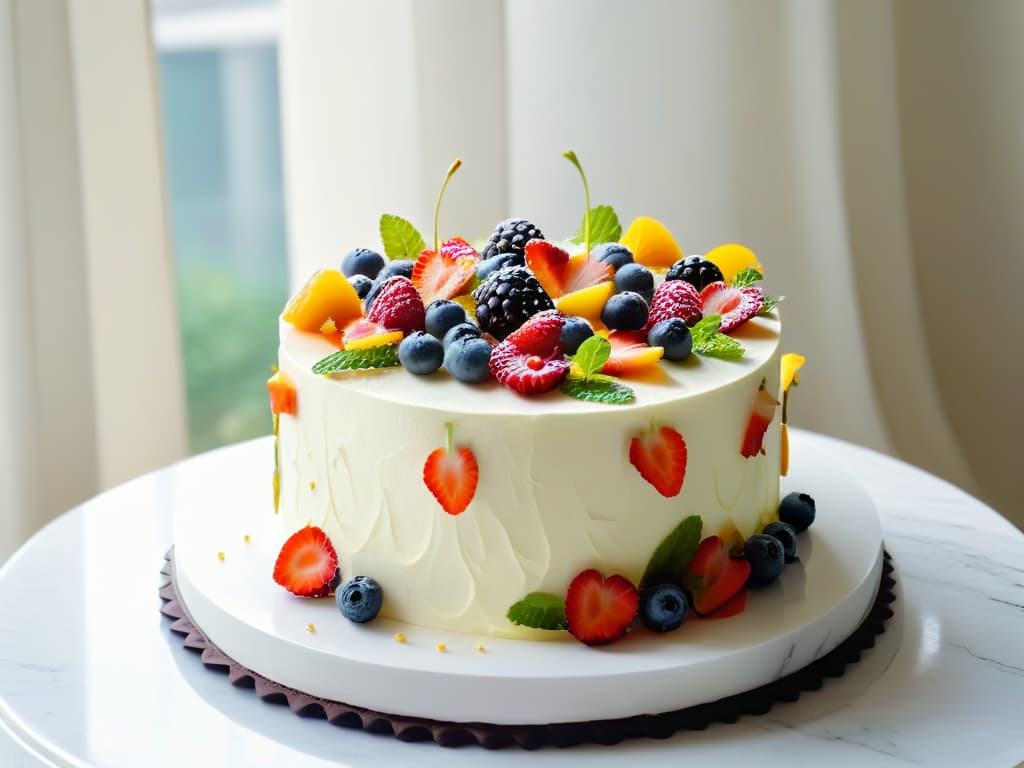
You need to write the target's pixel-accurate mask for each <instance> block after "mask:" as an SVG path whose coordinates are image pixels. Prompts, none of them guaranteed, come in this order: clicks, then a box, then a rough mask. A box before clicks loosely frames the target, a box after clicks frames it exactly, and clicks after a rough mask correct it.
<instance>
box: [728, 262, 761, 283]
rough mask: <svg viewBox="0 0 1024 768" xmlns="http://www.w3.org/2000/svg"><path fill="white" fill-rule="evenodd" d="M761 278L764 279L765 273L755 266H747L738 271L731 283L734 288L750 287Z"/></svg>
mask: <svg viewBox="0 0 1024 768" xmlns="http://www.w3.org/2000/svg"><path fill="white" fill-rule="evenodd" d="M759 280H764V275H762V274H761V273H760V272H758V271H757V270H756V269H754V267H747V268H746V269H744V270H742V271H740V272H739V273H737V274H736V275H735V276H734V277H733V279H732V280H731V281H730V283H729V285H731V286H732V287H733V288H749V287H750V286H752V285H753V284H754V283H756V282H757V281H759Z"/></svg>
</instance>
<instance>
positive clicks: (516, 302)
mask: <svg viewBox="0 0 1024 768" xmlns="http://www.w3.org/2000/svg"><path fill="white" fill-rule="evenodd" d="M473 298H474V299H475V300H476V320H477V322H478V323H479V324H480V328H481V329H483V330H484V331H486V332H487V333H489V334H491V335H492V336H494V337H495V338H497V339H504V338H505V337H506V336H508V335H509V334H510V333H512V331H514V330H515V329H516V328H518V327H519V326H521V325H522V324H523V323H525V322H526V321H527V320H528V319H530V318H531V317H533V316H534V315H535V314H537V313H538V312H543V311H544V310H545V309H554V308H555V305H554V304H552V303H551V297H550V296H548V295H547V293H545V292H544V289H543V288H541V286H540V283H539V282H537V278H536V277H534V276H533V272H531V271H530V270H529V269H527V268H526V267H505V268H504V269H499V270H498V271H497V272H493V273H491V275H490V276H489V277H488V278H487V279H486V280H484V282H482V283H480V285H479V286H478V287H477V289H476V290H475V291H473Z"/></svg>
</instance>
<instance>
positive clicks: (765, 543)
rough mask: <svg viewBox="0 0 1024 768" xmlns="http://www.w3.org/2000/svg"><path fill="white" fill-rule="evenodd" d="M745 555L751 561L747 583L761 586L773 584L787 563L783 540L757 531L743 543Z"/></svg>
mask: <svg viewBox="0 0 1024 768" xmlns="http://www.w3.org/2000/svg"><path fill="white" fill-rule="evenodd" d="M743 556H744V557H746V558H747V562H748V563H750V577H749V578H748V579H747V584H750V585H751V586H754V587H760V586H763V585H765V584H771V583H772V582H773V581H775V580H776V579H777V578H779V574H780V573H782V566H783V565H785V564H786V553H785V550H784V549H783V548H782V542H781V541H779V540H778V539H776V538H775V537H774V536H767V535H765V534H763V533H755V534H754V535H753V536H751V537H750V538H749V539H747V543H746V544H744V545H743Z"/></svg>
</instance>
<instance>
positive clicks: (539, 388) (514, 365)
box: [490, 310, 569, 395]
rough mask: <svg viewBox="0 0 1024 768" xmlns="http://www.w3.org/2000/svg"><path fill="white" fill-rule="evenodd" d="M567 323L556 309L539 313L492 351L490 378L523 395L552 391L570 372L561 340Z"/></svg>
mask: <svg viewBox="0 0 1024 768" xmlns="http://www.w3.org/2000/svg"><path fill="white" fill-rule="evenodd" d="M563 322H564V320H563V318H562V315H561V313H559V312H557V311H555V310H548V311H545V312H540V313H538V314H536V315H534V316H533V317H531V318H530V319H529V320H527V321H526V322H525V323H524V324H523V325H522V326H520V327H519V328H518V329H516V330H515V331H513V332H512V333H510V334H509V335H508V337H507V338H506V339H505V340H504V341H503V342H501V343H500V344H498V346H496V347H495V348H494V351H493V352H491V362H490V366H491V375H492V376H494V378H496V379H497V380H498V381H500V382H501V383H502V384H504V385H505V386H506V387H510V388H511V389H514V390H515V391H516V392H518V393H519V394H521V395H537V394H540V393H542V392H549V391H551V390H552V389H554V388H555V387H557V386H558V383H559V382H560V381H561V380H562V379H564V378H565V376H566V374H568V373H569V361H568V360H566V359H565V356H564V355H563V354H562V348H561V347H560V346H559V344H558V339H559V337H560V336H561V334H562V324H563Z"/></svg>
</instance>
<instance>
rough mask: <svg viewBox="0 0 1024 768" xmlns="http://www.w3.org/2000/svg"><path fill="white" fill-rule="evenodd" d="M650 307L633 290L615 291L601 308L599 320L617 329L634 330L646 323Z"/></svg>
mask: <svg viewBox="0 0 1024 768" xmlns="http://www.w3.org/2000/svg"><path fill="white" fill-rule="evenodd" d="M649 314H650V309H649V308H648V306H647V302H646V301H644V297H643V296H641V295H640V294H639V293H635V292H634V291H626V292H625V293H616V294H615V295H613V296H612V297H611V298H610V299H608V301H607V302H605V305H604V309H602V310H601V322H602V323H604V324H605V325H607V326H608V327H609V328H614V329H615V330H617V331H636V330H639V329H641V328H643V327H644V326H645V325H647V317H648V315H649Z"/></svg>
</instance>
